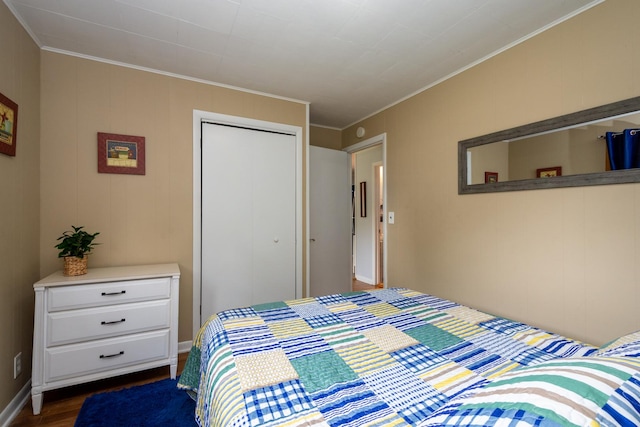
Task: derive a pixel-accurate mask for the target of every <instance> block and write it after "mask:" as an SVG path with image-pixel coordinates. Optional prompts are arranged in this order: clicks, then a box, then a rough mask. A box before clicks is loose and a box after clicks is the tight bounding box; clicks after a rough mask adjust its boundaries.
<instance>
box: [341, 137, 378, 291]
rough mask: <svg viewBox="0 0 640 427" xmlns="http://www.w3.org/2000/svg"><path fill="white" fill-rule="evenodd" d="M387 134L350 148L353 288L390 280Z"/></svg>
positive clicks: (365, 288) (362, 288)
mask: <svg viewBox="0 0 640 427" xmlns="http://www.w3.org/2000/svg"><path fill="white" fill-rule="evenodd" d="M385 139H386V137H385V135H384V134H383V135H380V136H378V137H374V138H370V139H369V140H367V141H363V142H362V143H359V144H356V145H354V146H352V147H349V148H348V149H347V151H348V152H349V153H350V154H351V180H352V230H351V232H352V236H351V237H352V246H351V247H352V254H351V255H352V273H353V276H352V289H353V290H367V289H375V288H376V287H380V288H381V287H384V284H385V282H386V280H385V277H386V253H385V252H386V251H385V248H386V221H385V218H386V214H385V212H386V208H385V198H386V182H385V177H384V172H385V167H384V164H385V152H386V146H385V144H384V142H385Z"/></svg>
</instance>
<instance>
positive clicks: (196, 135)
mask: <svg viewBox="0 0 640 427" xmlns="http://www.w3.org/2000/svg"><path fill="white" fill-rule="evenodd" d="M203 121H206V122H212V123H218V124H223V125H230V126H238V127H245V128H250V129H256V130H262V131H269V132H280V133H286V134H291V135H294V136H295V139H296V273H295V281H296V284H295V288H296V289H295V297H296V298H301V297H302V248H303V244H301V242H303V239H302V237H303V233H302V231H303V229H302V215H303V198H302V188H303V181H302V169H303V163H302V153H303V151H304V150H303V137H302V136H303V130H302V127H300V126H293V125H287V124H284V123H275V122H267V121H263V120H256V119H250V118H246V117H238V116H230V115H227V114H220V113H214V112H209V111H202V110H193V307H192V309H193V336H194V337H195V336H196V334H197V333H198V331H199V330H200V325H201V324H202V323H201V322H202V320H203V319H201V318H200V317H201V310H200V306H201V304H200V303H201V292H202V265H201V257H202V201H201V196H202V166H201V163H202V147H201V141H202V127H201V126H202V122H203ZM204 320H206V319H204Z"/></svg>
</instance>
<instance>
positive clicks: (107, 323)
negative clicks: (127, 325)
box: [100, 319, 126, 325]
mask: <svg viewBox="0 0 640 427" xmlns="http://www.w3.org/2000/svg"><path fill="white" fill-rule="evenodd" d="M125 320H126V319H120V320H112V321H110V322H106V321H104V320H103V321H102V322H100V324H101V325H115V324H116V323H122V322H124V321H125Z"/></svg>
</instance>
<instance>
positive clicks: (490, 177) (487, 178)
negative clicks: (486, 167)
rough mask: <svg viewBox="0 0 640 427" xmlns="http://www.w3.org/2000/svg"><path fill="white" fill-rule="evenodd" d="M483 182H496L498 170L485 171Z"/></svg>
mask: <svg viewBox="0 0 640 427" xmlns="http://www.w3.org/2000/svg"><path fill="white" fill-rule="evenodd" d="M484 182H485V184H488V183H491V182H498V172H485V173H484Z"/></svg>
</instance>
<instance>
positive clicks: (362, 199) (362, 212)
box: [360, 181, 367, 218]
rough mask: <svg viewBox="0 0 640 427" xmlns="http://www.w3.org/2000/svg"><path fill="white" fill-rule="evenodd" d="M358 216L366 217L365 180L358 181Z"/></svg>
mask: <svg viewBox="0 0 640 427" xmlns="http://www.w3.org/2000/svg"><path fill="white" fill-rule="evenodd" d="M360 217H361V218H366V217H367V182H366V181H362V182H361V183H360Z"/></svg>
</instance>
